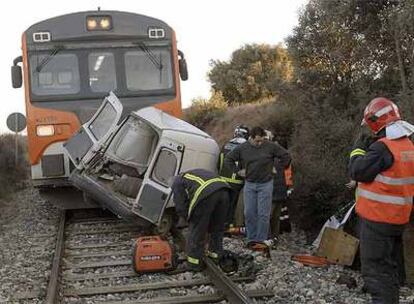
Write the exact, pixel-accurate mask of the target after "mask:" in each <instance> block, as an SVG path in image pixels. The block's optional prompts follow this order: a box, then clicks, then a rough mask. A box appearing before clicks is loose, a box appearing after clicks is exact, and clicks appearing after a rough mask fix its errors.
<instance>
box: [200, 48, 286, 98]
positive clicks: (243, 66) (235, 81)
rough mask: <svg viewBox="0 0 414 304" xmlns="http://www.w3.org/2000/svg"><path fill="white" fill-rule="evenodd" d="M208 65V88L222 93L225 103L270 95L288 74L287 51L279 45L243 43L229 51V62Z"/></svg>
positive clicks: (218, 61)
mask: <svg viewBox="0 0 414 304" xmlns="http://www.w3.org/2000/svg"><path fill="white" fill-rule="evenodd" d="M210 65H211V70H210V72H209V74H208V77H209V80H210V82H211V84H212V88H213V89H214V90H215V91H220V92H222V94H223V97H224V98H225V99H226V100H227V102H228V103H229V104H234V103H245V102H251V101H255V100H258V99H260V98H263V97H269V96H274V95H276V94H277V89H275V88H276V86H277V85H281V84H283V83H284V82H286V81H289V80H290V79H291V76H292V67H291V62H290V60H289V57H288V54H287V52H286V50H285V49H284V48H283V47H281V46H280V45H278V46H274V47H272V46H269V45H265V44H262V45H257V44H252V45H245V46H243V47H242V48H240V49H238V50H236V51H234V52H233V54H232V56H231V59H230V61H229V62H224V61H220V60H212V61H211V63H210Z"/></svg>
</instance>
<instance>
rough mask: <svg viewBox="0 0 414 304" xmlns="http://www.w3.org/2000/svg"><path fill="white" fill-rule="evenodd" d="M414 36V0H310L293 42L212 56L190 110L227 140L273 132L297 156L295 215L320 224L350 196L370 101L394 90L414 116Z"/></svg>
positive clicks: (393, 95)
mask: <svg viewBox="0 0 414 304" xmlns="http://www.w3.org/2000/svg"><path fill="white" fill-rule="evenodd" d="M413 41H414V1H413V0H405V1H391V0H380V1H378V0H364V1H359V0H310V1H309V4H308V5H307V6H306V7H304V9H303V10H302V12H301V13H300V17H299V25H298V26H297V27H296V28H295V29H294V31H293V33H292V35H291V36H290V37H289V38H288V39H287V40H286V45H287V47H286V48H283V47H282V46H280V45H278V46H269V45H246V46H243V47H241V48H240V49H238V50H236V51H234V53H233V54H232V56H231V58H230V60H229V61H228V62H221V61H212V62H211V70H210V73H209V80H210V82H211V85H212V90H213V92H214V93H213V95H212V97H211V100H202V99H197V100H195V101H194V104H193V106H192V107H191V108H189V109H187V111H186V117H187V119H188V121H190V122H191V123H193V124H195V125H197V126H199V127H201V128H203V129H205V130H206V131H207V132H209V133H210V134H211V135H212V136H213V137H215V138H216V140H217V141H218V142H219V143H220V144H222V143H224V142H225V141H226V140H228V139H229V138H230V137H231V135H232V132H233V128H234V127H235V126H236V125H237V124H239V123H243V124H247V125H249V126H250V127H252V126H256V125H260V126H263V127H264V128H267V129H270V130H271V131H273V132H274V133H275V134H276V137H277V139H278V141H279V142H280V143H281V144H282V145H285V146H288V147H289V150H290V152H291V154H292V157H293V166H294V171H295V176H294V179H295V192H294V197H293V202H292V205H294V206H295V207H296V209H297V210H296V212H295V217H296V221H297V223H298V224H299V225H300V226H301V227H302V228H305V229H310V228H315V227H317V225H315V224H316V223H322V222H323V221H324V220H326V219H327V218H328V217H329V216H330V215H331V213H332V212H334V211H335V210H336V209H337V208H338V207H339V206H341V205H343V204H344V203H346V202H348V201H349V200H351V199H352V198H353V194H352V193H350V192H349V191H348V190H346V188H345V186H344V184H345V183H346V182H348V176H347V162H348V156H349V152H350V149H351V147H352V142H353V141H354V138H355V136H356V134H358V132H359V131H360V127H359V125H360V122H361V119H362V113H363V109H364V108H365V106H366V105H367V104H368V102H369V101H370V100H371V99H372V98H374V97H377V96H385V97H388V98H390V99H392V100H393V101H395V102H396V103H397V104H398V105H399V107H400V109H401V110H402V111H401V112H402V115H403V117H404V118H405V119H407V120H409V121H412V118H413V117H412V115H413V102H412V97H413V95H414V56H413V54H414V44H413Z"/></svg>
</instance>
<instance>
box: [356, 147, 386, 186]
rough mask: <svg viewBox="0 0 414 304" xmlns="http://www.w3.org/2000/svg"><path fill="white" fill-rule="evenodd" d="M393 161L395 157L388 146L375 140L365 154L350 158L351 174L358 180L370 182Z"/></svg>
mask: <svg viewBox="0 0 414 304" xmlns="http://www.w3.org/2000/svg"><path fill="white" fill-rule="evenodd" d="M393 163H394V157H393V156H392V153H391V151H390V150H389V149H388V148H387V146H386V145H385V144H384V143H382V142H380V141H375V142H374V143H372V144H371V145H370V146H369V147H368V148H367V149H366V154H365V155H356V156H353V157H352V158H351V159H350V161H349V174H350V176H351V178H352V179H353V180H355V181H357V182H364V183H369V182H372V181H373V180H374V179H375V177H376V176H377V175H378V174H379V173H381V172H383V171H385V170H387V169H388V168H390V167H391V166H392V164H393Z"/></svg>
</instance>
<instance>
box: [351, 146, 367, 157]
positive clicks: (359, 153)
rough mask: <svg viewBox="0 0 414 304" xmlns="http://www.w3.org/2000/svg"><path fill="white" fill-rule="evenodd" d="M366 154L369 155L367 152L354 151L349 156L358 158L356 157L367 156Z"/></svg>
mask: <svg viewBox="0 0 414 304" xmlns="http://www.w3.org/2000/svg"><path fill="white" fill-rule="evenodd" d="M365 154H367V152H365V150H362V149H359V148H358V149H354V150H352V152H351V154H350V155H349V158H352V157H353V156H356V155H365Z"/></svg>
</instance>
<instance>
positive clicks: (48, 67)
mask: <svg viewBox="0 0 414 304" xmlns="http://www.w3.org/2000/svg"><path fill="white" fill-rule="evenodd" d="M30 74H31V75H30V80H31V85H32V92H33V93H34V94H35V95H38V96H45V95H65V94H76V93H79V90H80V77H79V65H78V58H77V56H76V55H74V54H56V55H54V56H50V55H49V54H37V55H33V56H31V57H30Z"/></svg>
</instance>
